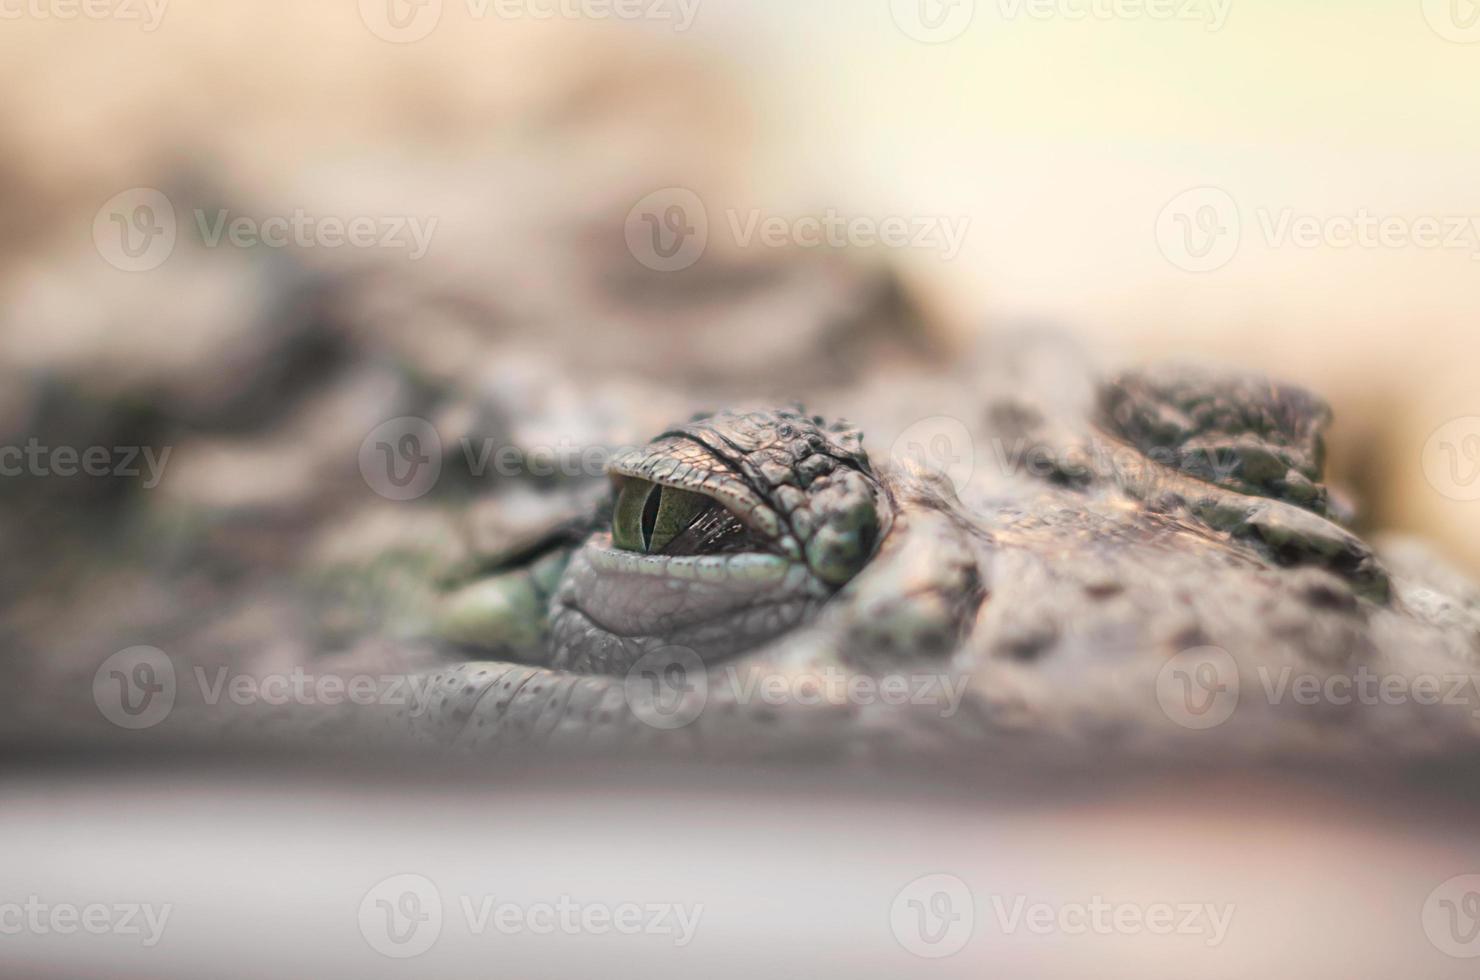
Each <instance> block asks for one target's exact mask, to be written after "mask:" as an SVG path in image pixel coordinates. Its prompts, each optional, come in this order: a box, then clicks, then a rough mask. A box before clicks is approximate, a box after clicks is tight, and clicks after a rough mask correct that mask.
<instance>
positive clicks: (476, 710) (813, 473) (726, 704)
mask: <svg viewBox="0 0 1480 980" xmlns="http://www.w3.org/2000/svg"><path fill="white" fill-rule="evenodd" d="M983 387H984V388H987V389H990V387H991V384H990V382H988V383H984V384H983ZM1085 387H1088V388H1089V390H1090V391H1091V392H1092V393H1093V394H1094V395H1095V396H1096V397H1092V398H1088V399H1081V398H1074V399H1064V398H1060V399H1058V400H1057V401H1056V400H1055V399H1054V397H1053V394H1054V393H1056V392H1058V391H1060V390H1064V391H1071V390H1077V389H1074V388H1072V387H1071V386H1063V387H1062V389H1061V388H1058V387H1055V388H1054V389H1053V391H1052V392H1050V393H1049V395H1048V396H1047V397H1041V398H1038V399H1037V400H1032V399H1031V398H1030V397H1027V396H1021V395H1017V394H1013V393H1011V390H1010V389H1009V390H1008V393H1003V392H1002V391H1001V390H998V391H997V392H995V393H991V392H989V393H988V396H987V397H985V398H983V399H982V401H980V402H978V403H977V404H978V407H977V408H976V409H975V412H976V414H975V415H974V416H970V417H972V418H974V419H975V420H976V421H975V425H974V427H973V428H971V430H970V436H971V438H973V439H974V440H976V444H975V446H974V447H963V449H964V450H966V451H967V455H968V457H969V458H974V459H975V466H974V471H973V475H972V476H971V477H970V478H969V479H967V480H965V481H958V482H957V483H956V484H954V485H953V484H952V483H951V481H949V480H946V479H944V478H943V477H942V476H941V475H940V474H933V473H931V472H929V471H928V468H927V469H925V470H924V471H923V472H922V471H917V470H916V468H914V467H912V466H911V465H910V463H909V460H908V459H903V458H891V459H889V460H887V461H885V460H882V459H879V460H875V461H873V462H871V461H870V460H869V458H868V456H867V455H866V454H865V451H864V448H863V442H862V438H861V435H860V433H859V431H858V430H856V429H854V428H853V427H851V426H849V425H846V424H843V423H836V424H829V423H828V422H826V421H824V420H823V419H821V418H819V417H816V416H809V415H806V414H804V413H802V412H800V411H796V410H791V409H779V410H768V411H751V412H719V413H716V414H713V415H707V416H702V417H696V418H694V419H692V420H691V421H689V422H688V423H686V424H683V425H678V426H675V427H672V428H669V429H666V430H663V431H660V432H659V433H658V434H657V435H656V436H655V437H654V438H653V439H652V441H651V442H649V443H647V444H646V445H644V446H642V447H639V448H633V449H628V450H624V451H621V452H619V453H617V454H616V455H615V456H614V457H613V458H612V459H611V460H610V462H609V465H608V466H607V473H606V477H605V479H606V482H607V492H606V494H605V498H604V501H605V502H604V503H603V504H602V505H601V506H600V508H599V512H598V513H597V514H596V516H595V517H594V518H586V519H584V520H583V521H581V522H580V523H579V524H570V525H567V526H566V530H565V532H564V533H562V534H560V535H556V536H553V537H551V538H550V539H549V542H548V546H547V547H544V548H543V549H535V550H533V551H526V552H525V553H524V560H523V561H522V562H521V563H516V564H513V565H510V566H506V567H503V568H501V569H500V570H499V571H498V573H497V574H493V575H483V576H482V577H480V579H479V580H478V581H477V582H475V583H473V584H472V585H470V586H467V587H466V588H465V589H464V590H462V591H459V592H457V593H455V594H454V595H452V596H451V597H450V598H451V600H452V602H453V605H454V606H456V607H457V609H458V610H459V617H458V619H457V629H456V630H454V631H453V632H454V633H455V634H456V636H455V639H456V640H457V641H458V642H459V643H460V644H461V649H460V651H459V657H460V659H463V660H465V661H466V662H462V663H459V664H457V665H456V666H453V667H450V668H448V669H446V670H444V671H442V672H440V673H439V674H438V675H437V676H436V677H435V678H434V679H433V680H432V682H431V684H432V686H433V688H434V696H433V699H432V702H431V703H430V704H429V706H428V707H429V709H430V710H428V711H426V712H425V713H424V715H423V721H424V723H425V724H430V725H431V726H432V728H433V732H432V735H433V736H434V737H436V738H438V739H449V738H450V739H453V740H463V741H467V742H471V743H472V744H478V745H489V746H496V747H504V746H508V745H512V744H526V743H538V744H556V745H559V744H561V743H562V742H564V741H565V740H566V739H573V740H575V741H576V742H578V743H579V745H580V746H581V747H582V748H587V747H590V746H592V745H593V744H612V745H617V744H624V743H628V744H630V743H629V740H628V737H629V736H632V735H634V734H635V735H638V736H647V735H651V734H652V731H653V729H654V728H663V727H666V722H665V723H664V724H657V725H655V724H654V718H653V717H652V715H651V713H647V714H645V713H644V709H643V705H644V704H645V702H644V700H643V699H644V698H646V697H647V695H646V694H645V693H643V692H644V691H645V685H652V686H653V687H654V690H655V691H656V689H657V688H658V687H659V686H661V687H663V689H664V690H665V691H668V692H671V693H672V694H673V698H674V701H673V703H672V704H671V705H670V707H673V708H674V711H675V715H674V716H675V717H682V716H686V714H687V712H686V710H678V709H680V708H684V706H685V705H686V704H690V703H695V702H697V704H698V707H699V709H700V711H699V713H696V714H694V715H693V718H692V720H691V723H687V727H686V728H685V731H686V732H687V734H688V735H690V736H697V737H699V738H700V739H704V740H710V739H712V744H714V745H719V746H736V745H743V746H745V748H743V749H741V751H749V748H750V746H752V745H753V744H755V743H756V741H757V740H758V739H759V740H760V742H761V743H762V744H778V745H779V744H781V742H784V744H785V746H786V748H785V751H786V752H788V753H791V752H794V751H796V750H797V749H798V747H799V746H800V747H802V748H805V749H806V750H807V751H819V750H820V751H827V750H829V749H832V750H838V751H848V752H852V751H855V750H861V751H867V752H874V751H877V752H880V753H889V752H894V751H900V750H901V747H905V748H904V749H903V750H905V751H908V747H909V746H911V745H916V746H932V745H933V746H937V747H938V746H939V745H941V744H955V745H958V746H962V747H967V746H972V745H977V746H979V745H980V739H981V738H982V737H983V735H984V734H986V735H991V734H994V733H1000V734H1003V735H1004V736H1015V735H1020V734H1021V733H1022V732H1024V731H1027V730H1033V731H1038V732H1054V733H1057V734H1058V735H1060V736H1063V737H1064V739H1066V740H1067V741H1068V742H1074V741H1075V740H1076V739H1078V738H1080V737H1081V736H1082V737H1083V738H1085V739H1087V740H1088V742H1090V743H1094V744H1099V742H1100V740H1101V739H1109V738H1112V737H1123V736H1124V735H1125V733H1126V732H1141V733H1144V734H1145V736H1146V739H1147V741H1146V744H1147V745H1153V744H1154V745H1157V746H1158V751H1160V750H1162V749H1164V748H1165V746H1163V745H1162V744H1161V743H1162V741H1163V740H1165V739H1166V738H1169V737H1175V736H1176V735H1177V734H1178V733H1179V732H1182V731H1184V728H1183V727H1179V726H1180V722H1178V721H1177V720H1176V717H1175V716H1176V712H1175V710H1174V707H1175V705H1174V706H1173V708H1168V707H1167V705H1168V704H1171V703H1172V702H1171V701H1169V700H1167V699H1168V698H1170V697H1171V695H1172V694H1174V693H1175V689H1174V688H1175V683H1176V682H1177V678H1178V677H1191V676H1194V674H1193V673H1192V672H1190V670H1189V669H1184V666H1183V665H1182V663H1181V661H1179V660H1177V659H1176V658H1178V657H1184V658H1185V657H1186V656H1188V655H1190V654H1191V653H1196V651H1208V650H1212V651H1216V652H1218V657H1221V659H1218V657H1215V658H1214V660H1213V661H1212V662H1211V663H1212V664H1213V666H1217V667H1218V669H1220V670H1233V669H1238V670H1248V671H1250V672H1253V671H1258V670H1261V669H1265V668H1271V665H1274V666H1284V665H1297V666H1298V668H1299V669H1301V670H1309V671H1311V672H1312V673H1318V672H1323V671H1324V672H1329V671H1334V670H1350V669H1356V668H1358V667H1361V666H1364V665H1366V664H1367V663H1369V662H1372V663H1381V664H1388V665H1391V666H1392V669H1393V670H1394V671H1398V670H1406V669H1408V668H1409V667H1412V666H1413V665H1416V664H1420V663H1445V664H1448V663H1451V662H1452V661H1453V658H1454V657H1456V656H1462V657H1466V658H1468V657H1473V656H1480V645H1477V644H1480V639H1477V637H1480V613H1476V612H1474V610H1477V609H1480V599H1475V600H1473V601H1471V600H1465V599H1463V598H1460V597H1459V596H1457V595H1450V594H1449V593H1448V592H1445V590H1443V589H1441V588H1439V587H1438V586H1436V585H1433V584H1432V583H1430V582H1427V581H1426V580H1425V578H1424V577H1423V576H1425V575H1426V574H1427V573H1423V572H1413V571H1411V570H1409V571H1406V572H1404V573H1403V574H1398V575H1394V574H1392V571H1391V569H1390V567H1389V564H1388V562H1387V561H1386V560H1385V559H1384V558H1382V557H1380V556H1379V554H1378V553H1377V552H1376V551H1375V550H1374V549H1373V548H1372V547H1371V546H1369V545H1368V544H1367V543H1366V542H1365V541H1363V540H1362V539H1361V538H1360V537H1358V535H1357V534H1355V533H1354V532H1353V531H1352V530H1351V529H1349V528H1347V527H1344V526H1343V525H1342V523H1341V519H1340V517H1341V515H1340V513H1339V509H1338V508H1336V507H1333V506H1332V505H1331V498H1330V495H1329V494H1328V493H1327V490H1326V488H1325V486H1324V483H1323V472H1322V469H1323V459H1322V457H1323V444H1322V432H1323V429H1324V427H1325V423H1326V420H1327V419H1328V418H1329V413H1328V412H1327V410H1326V409H1325V406H1324V405H1323V404H1322V403H1321V402H1320V401H1319V400H1318V399H1315V398H1313V397H1311V396H1309V395H1307V394H1306V393H1304V392H1303V391H1301V390H1299V389H1295V388H1291V387H1288V386H1281V385H1276V384H1272V383H1270V382H1268V381H1266V380H1263V379H1255V378H1250V377H1247V376H1239V375H1211V374H1207V375H1205V374H1198V373H1195V372H1189V371H1187V370H1185V369H1174V370H1170V371H1163V372H1135V373H1129V374H1126V375H1122V376H1118V377H1114V378H1108V379H1103V380H1100V381H1098V383H1097V384H1096V385H1094V386H1085ZM1004 434H1006V435H1004ZM885 435H886V437H887V433H886V434H885ZM1004 440H1006V441H1010V442H1011V443H1012V445H1013V446H1018V445H1019V444H1021V448H1022V449H1024V450H1025V451H1026V454H1027V455H1028V457H1029V458H1033V457H1034V456H1037V455H1042V456H1046V457H1047V458H1048V459H1049V461H1050V463H1051V465H1046V466H1036V465H1028V466H1018V465H1015V464H1014V462H1013V460H1014V459H1016V456H1015V455H1014V453H1016V452H1017V449H1013V450H1012V452H1000V451H999V450H1002V449H1003V447H1004V446H1005V444H1006V443H1005V441H1004ZM973 448H974V453H972V452H971V451H970V450H971V449H973ZM1034 450H1042V453H1035V452H1033V451H1034ZM993 462H995V463H997V464H998V465H995V466H994V465H992V463H993ZM1436 596H1442V597H1443V598H1437V599H1436V598H1435V597H1436ZM1456 651H1458V653H1456ZM1197 655H1199V656H1201V655H1202V654H1197ZM1229 665H1232V666H1229ZM1271 669H1272V668H1271ZM1292 669H1294V668H1292ZM1179 670H1180V671H1181V674H1179V673H1178V671H1179ZM1206 673H1208V671H1206V670H1203V671H1200V672H1199V673H1198V674H1197V675H1196V676H1202V675H1203V674H1206ZM824 675H827V676H834V677H835V676H838V675H841V676H843V677H844V678H845V680H846V682H847V683H849V684H851V683H853V682H854V681H859V682H861V683H863V684H864V685H865V687H867V685H868V684H870V683H874V684H878V683H895V684H896V690H905V689H906V688H907V689H908V691H909V692H911V699H910V700H909V701H908V703H904V702H900V703H897V704H895V705H892V706H889V705H882V706H881V705H880V703H879V702H878V701H877V699H875V700H873V701H869V700H868V699H864V700H862V701H860V700H858V699H856V698H854V697H853V696H852V695H851V694H849V695H847V696H834V697H831V698H829V697H823V698H821V699H820V700H819V699H817V698H811V697H808V698H806V699H803V698H802V697H800V696H796V697H792V698H791V699H790V700H785V702H784V703H783V704H781V705H780V706H777V705H774V704H772V703H770V702H767V701H766V700H765V699H764V698H758V697H757V696H756V694H755V692H756V690H757V688H756V687H755V686H754V684H753V679H755V678H760V679H762V680H764V681H779V685H778V689H782V690H785V691H788V692H791V693H792V694H797V695H799V694H800V692H801V690H802V688H801V687H799V686H797V679H798V678H802V679H804V680H806V681H810V680H811V679H814V678H817V677H821V676H824ZM1254 676H1255V674H1253V673H1250V675H1249V677H1250V678H1252V677H1254ZM1168 678H1170V679H1171V680H1170V681H1169V680H1167V679H1168ZM1218 681H1219V683H1220V684H1221V685H1223V686H1224V687H1228V686H1230V685H1232V686H1235V687H1236V684H1237V680H1236V678H1233V677H1231V676H1225V675H1222V674H1220V675H1219V677H1218ZM1245 683H1246V684H1248V685H1254V683H1255V682H1254V680H1252V679H1246V681H1245ZM1168 684H1171V685H1173V689H1172V690H1171V693H1169V690H1168V688H1167V685H1168ZM706 688H707V690H706ZM947 689H950V690H952V691H954V692H955V694H954V695H952V696H951V698H949V699H948V703H946V704H943V703H942V701H941V699H940V697H939V696H938V693H939V692H941V691H944V690H947ZM1250 689H1251V690H1252V689H1253V688H1252V687H1251V688H1250ZM696 692H697V693H696ZM931 692H936V693H935V694H932V693H931ZM834 694H836V691H834ZM915 695H919V697H915ZM1245 701H1246V702H1247V703H1245V704H1243V706H1242V707H1240V708H1239V711H1238V714H1237V716H1236V717H1235V718H1234V720H1232V721H1230V722H1229V723H1228V725H1229V727H1228V728H1227V729H1226V731H1225V734H1224V735H1223V738H1224V740H1226V742H1227V744H1229V745H1234V744H1238V743H1239V742H1240V740H1242V741H1243V742H1244V743H1247V744H1255V743H1258V742H1260V741H1261V740H1264V741H1269V740H1272V739H1276V738H1288V739H1289V740H1290V744H1296V743H1297V742H1298V741H1299V738H1300V735H1299V733H1300V732H1301V731H1304V728H1303V726H1307V725H1308V724H1309V718H1308V717H1307V716H1305V715H1302V714H1301V713H1300V712H1298V711H1288V710H1286V709H1287V708H1288V705H1286V704H1284V703H1277V702H1276V700H1275V699H1273V698H1271V699H1269V702H1268V703H1260V701H1259V700H1258V699H1256V698H1253V697H1250V698H1247V699H1245ZM957 709H960V710H959V712H958V710H957ZM1361 717H1363V718H1370V721H1371V723H1372V728H1371V731H1372V732H1374V733H1380V732H1381V731H1382V726H1383V725H1386V724H1389V722H1388V720H1387V719H1386V716H1383V715H1381V714H1379V713H1376V712H1373V713H1370V715H1367V716H1361ZM658 721H665V719H658ZM1448 723H1449V722H1448V720H1445V722H1444V724H1448ZM819 726H821V727H819ZM829 726H830V727H829ZM1186 730H1191V728H1190V726H1189V728H1188V729H1186ZM1281 732H1283V733H1285V734H1283V735H1277V734H1276V733H1281ZM798 733H804V734H801V736H800V737H795V736H798ZM1168 733H1170V735H1169V734H1168ZM770 735H776V736H778V737H779V738H780V740H781V742H776V741H773V740H771V739H770V738H768V737H766V736H770ZM1374 737H1380V736H1374ZM1045 741H1046V742H1052V741H1053V740H1052V739H1046V740H1045ZM644 744H645V743H644ZM670 744H675V745H679V746H684V745H688V744H690V743H689V742H687V741H685V740H684V739H682V738H680V739H678V740H676V741H675V742H673V743H670ZM932 751H933V750H932Z"/></svg>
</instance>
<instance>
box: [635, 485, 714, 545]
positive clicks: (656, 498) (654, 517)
mask: <svg viewBox="0 0 1480 980" xmlns="http://www.w3.org/2000/svg"><path fill="white" fill-rule="evenodd" d="M718 507H719V504H718V502H716V501H715V500H713V499H711V498H709V497H706V496H704V495H703V494H698V493H694V492H692V491H689V490H681V489H679V488H677V487H668V486H663V485H662V484H658V483H650V482H648V481H647V480H639V479H635V478H629V479H626V480H624V481H622V485H621V487H620V488H619V489H618V491H617V503H616V507H615V508H614V510H613V512H612V544H613V545H615V546H616V547H618V548H621V549H623V550H626V551H640V552H645V553H647V554H658V553H660V552H662V551H663V549H665V548H666V547H668V546H669V545H670V544H671V543H672V542H673V541H674V539H676V538H677V537H679V535H681V534H683V533H684V532H685V531H687V530H688V529H689V528H690V526H692V525H693V524H694V523H695V522H696V521H697V520H698V519H699V518H700V516H702V515H704V514H705V512H706V511H710V510H713V509H715V508H718Z"/></svg>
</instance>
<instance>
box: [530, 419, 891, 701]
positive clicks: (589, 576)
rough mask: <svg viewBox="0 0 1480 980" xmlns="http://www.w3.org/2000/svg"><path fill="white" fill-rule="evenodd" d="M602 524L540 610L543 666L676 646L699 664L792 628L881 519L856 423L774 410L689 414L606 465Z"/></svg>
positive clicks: (614, 662)
mask: <svg viewBox="0 0 1480 980" xmlns="http://www.w3.org/2000/svg"><path fill="white" fill-rule="evenodd" d="M608 472H609V475H610V478H611V481H612V491H613V492H612V504H611V510H610V519H609V521H608V522H604V523H605V524H606V525H607V526H604V527H602V528H601V529H599V530H597V531H596V532H595V533H593V534H592V535H591V536H590V538H589V539H588V540H587V541H586V542H585V543H584V544H583V545H582V546H581V547H580V548H579V549H578V550H577V551H576V552H575V554H574V555H573V557H572V558H571V562H570V565H569V567H568V569H567V570H566V573H565V576H564V578H563V580H562V582H561V584H560V587H559V589H558V591H557V593H556V596H555V601H554V604H553V606H552V613H551V636H550V658H549V662H550V664H551V665H552V666H554V667H557V668H562V669H567V670H574V671H583V672H607V673H617V672H621V671H623V670H626V669H627V668H629V667H630V666H631V665H632V664H633V663H635V662H636V661H638V660H639V659H641V658H642V657H644V656H645V655H647V654H649V653H651V652H653V651H654V650H656V649H659V648H662V647H665V646H671V645H677V646H680V647H683V648H685V649H691V650H694V651H696V652H697V653H698V655H699V656H700V657H701V658H702V659H704V660H705V661H712V660H715V659H720V658H724V657H728V656H731V655H733V654H736V653H739V652H742V651H744V650H747V649H750V648H753V647H755V646H758V645H759V644H761V643H763V642H765V641H767V640H770V639H773V638H774V637H776V636H779V635H780V634H782V633H785V632H787V631H789V630H791V629H794V628H795V627H796V626H798V625H799V624H801V623H802V622H804V621H806V620H807V619H808V618H809V617H811V616H812V615H813V614H814V613H815V611H816V610H817V609H818V607H819V606H820V605H821V604H822V603H824V602H825V601H826V600H827V599H828V598H829V597H830V596H831V595H832V594H833V593H834V592H836V591H837V590H838V589H839V588H840V587H842V586H843V585H845V584H846V583H847V582H848V581H849V580H851V579H852V578H853V577H854V576H855V575H856V574H857V573H858V571H859V570H860V569H861V568H862V567H863V566H864V564H865V563H866V562H867V561H868V560H869V558H870V557H871V556H872V554H873V553H874V550H875V548H876V547H877V545H878V543H879V541H880V539H881V537H882V536H883V534H884V533H885V532H886V531H887V529H888V526H889V523H890V519H891V506H890V501H889V497H888V494H887V493H886V491H885V490H884V488H883V487H882V486H881V485H880V483H879V481H878V480H877V479H876V478H875V476H874V474H873V472H872V470H871V469H870V467H869V462H868V458H867V456H865V454H864V451H863V443H862V437H861V435H860V434H859V432H858V430H856V429H854V428H852V427H850V426H848V425H847V424H846V423H836V424H828V423H826V422H825V421H824V420H823V419H822V418H821V417H820V416H808V415H804V414H802V413H801V412H799V411H793V410H789V409H781V410H775V411H755V412H746V413H735V412H728V411H726V412H718V413H716V414H713V415H707V416H699V417H696V418H695V419H693V420H692V421H690V422H689V423H688V424H686V425H682V426H678V427H676V428H673V429H670V430H669V431H666V432H664V433H662V434H660V435H659V436H658V437H657V438H656V439H654V440H653V441H652V442H650V443H649V444H648V445H646V446H643V447H640V448H636V449H630V450H626V451H623V452H621V453H619V454H617V455H616V456H615V458H613V460H612V461H611V463H610V465H609V466H608Z"/></svg>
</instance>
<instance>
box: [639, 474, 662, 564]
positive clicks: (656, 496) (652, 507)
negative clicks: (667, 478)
mask: <svg viewBox="0 0 1480 980" xmlns="http://www.w3.org/2000/svg"><path fill="white" fill-rule="evenodd" d="M662 496H663V488H662V487H661V486H660V485H658V484H656V483H655V484H653V489H652V490H650V491H649V492H648V497H647V502H646V503H644V504H643V505H642V550H643V551H647V550H648V548H649V547H650V546H651V545H652V542H653V528H654V527H655V526H657V523H658V504H659V503H661V498H662Z"/></svg>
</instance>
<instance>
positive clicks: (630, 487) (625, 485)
mask: <svg viewBox="0 0 1480 980" xmlns="http://www.w3.org/2000/svg"><path fill="white" fill-rule="evenodd" d="M661 494H662V488H661V487H659V486H658V485H657V484H656V483H649V482H648V481H646V480H624V481H623V482H622V487H621V489H620V490H619V491H618V492H617V506H616V508H615V509H614V510H613V511H612V544H614V545H616V546H617V547H618V548H622V549H623V550H626V551H646V550H647V543H648V541H649V540H651V539H652V534H653V525H654V523H656V521H657V509H658V504H659V501H660V497H661Z"/></svg>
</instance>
